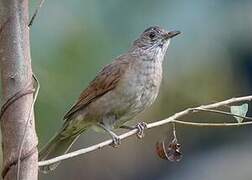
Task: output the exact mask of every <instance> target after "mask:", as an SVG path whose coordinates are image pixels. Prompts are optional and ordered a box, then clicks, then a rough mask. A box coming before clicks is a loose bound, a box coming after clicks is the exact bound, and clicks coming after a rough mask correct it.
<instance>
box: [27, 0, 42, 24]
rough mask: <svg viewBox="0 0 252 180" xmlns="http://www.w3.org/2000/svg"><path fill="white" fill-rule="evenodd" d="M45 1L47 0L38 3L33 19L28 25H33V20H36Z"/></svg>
mask: <svg viewBox="0 0 252 180" xmlns="http://www.w3.org/2000/svg"><path fill="white" fill-rule="evenodd" d="M44 1H45V0H41V1H40V2H39V5H38V7H37V8H36V10H35V12H34V14H33V15H32V18H31V20H30V22H29V24H28V27H31V26H32V24H33V21H34V19H35V17H36V16H37V14H38V12H39V9H40V8H41V7H42V5H43V3H44Z"/></svg>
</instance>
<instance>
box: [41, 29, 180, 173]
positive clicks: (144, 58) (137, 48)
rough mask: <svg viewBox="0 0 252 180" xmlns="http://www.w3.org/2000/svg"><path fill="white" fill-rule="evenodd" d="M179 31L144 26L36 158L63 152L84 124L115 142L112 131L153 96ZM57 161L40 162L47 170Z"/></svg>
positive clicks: (73, 107)
mask: <svg viewBox="0 0 252 180" xmlns="http://www.w3.org/2000/svg"><path fill="white" fill-rule="evenodd" d="M178 34H180V32H179V31H169V32H168V31H166V30H164V29H163V28H160V27H158V26H153V27H150V28H148V29H146V30H145V31H144V32H143V33H142V34H141V35H140V37H139V38H138V39H136V40H135V41H134V42H133V45H132V46H131V48H130V49H129V50H128V51H127V52H126V53H125V54H123V55H121V56H119V57H117V58H115V60H114V61H113V62H112V63H111V64H108V65H107V66H105V67H104V68H103V69H102V70H101V71H100V72H99V73H98V75H97V76H96V77H95V79H94V80H93V81H91V82H90V84H89V85H88V87H87V88H86V89H85V90H84V91H83V92H82V93H81V95H80V97H79V99H78V100H77V102H76V103H75V104H74V105H73V106H72V108H71V109H70V110H69V111H68V112H67V113H66V115H65V116H64V120H65V121H64V124H63V126H62V128H61V129H60V130H59V131H58V133H57V134H56V135H55V136H54V137H53V138H52V139H51V140H50V142H49V143H48V144H47V145H46V146H45V147H44V148H42V150H41V151H40V152H39V160H40V161H41V160H45V159H49V158H53V157H56V156H59V155H63V154H65V153H66V152H67V151H68V150H69V149H70V147H71V145H72V144H73V143H74V141H75V140H76V139H77V138H78V137H79V136H80V135H81V134H82V133H83V132H84V131H85V130H87V129H88V128H90V127H96V128H97V127H98V128H101V129H103V130H105V131H107V132H108V133H109V134H110V135H111V136H112V139H113V142H114V144H115V145H117V144H119V143H120V139H119V137H118V136H117V135H116V134H115V133H114V132H113V131H112V130H113V129H115V128H120V127H121V126H123V125H124V123H125V122H127V121H129V120H131V119H132V118H133V117H135V116H136V115H137V114H139V113H140V112H142V111H143V110H145V109H146V108H147V107H149V106H150V105H151V104H152V103H153V102H154V101H155V99H156V97H157V95H158V92H159V87H160V83H161V80H162V62H163V59H164V56H165V53H166V50H167V48H168V45H169V43H170V39H171V38H172V37H174V36H176V35H178ZM57 165H58V163H55V164H52V165H47V166H43V167H42V168H41V170H42V171H44V172H47V171H49V170H53V169H55V168H56V167H57Z"/></svg>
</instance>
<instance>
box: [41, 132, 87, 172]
mask: <svg viewBox="0 0 252 180" xmlns="http://www.w3.org/2000/svg"><path fill="white" fill-rule="evenodd" d="M83 131H84V130H83ZM83 131H81V133H82V132H83ZM63 132H64V130H63V131H61V132H59V133H58V134H56V135H55V136H54V137H53V138H52V139H51V140H50V141H49V142H48V143H47V144H46V145H45V146H44V147H43V148H42V149H41V151H40V152H39V161H42V160H46V159H50V158H54V157H57V156H60V155H63V154H65V153H67V152H68V151H69V149H70V148H71V146H72V145H73V143H74V142H75V141H76V140H77V138H78V137H79V136H80V134H81V133H78V134H75V135H73V136H69V137H64V136H63V135H62V133H63ZM59 163H60V162H57V163H54V164H50V165H46V166H42V167H40V170H41V171H42V172H44V173H48V172H49V171H52V170H54V169H56V167H57V166H58V165H59Z"/></svg>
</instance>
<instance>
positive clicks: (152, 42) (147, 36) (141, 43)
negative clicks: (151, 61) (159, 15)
mask: <svg viewBox="0 0 252 180" xmlns="http://www.w3.org/2000/svg"><path fill="white" fill-rule="evenodd" d="M178 34H180V31H166V30H164V29H163V28H161V27H159V26H152V27H149V28H147V29H146V30H145V31H144V32H143V33H142V34H141V35H140V37H139V38H138V39H137V40H135V41H134V43H133V47H132V48H141V49H143V50H147V49H154V48H155V49H156V48H157V49H162V50H166V49H167V47H168V45H169V42H170V39H171V38H173V37H174V36H176V35H178Z"/></svg>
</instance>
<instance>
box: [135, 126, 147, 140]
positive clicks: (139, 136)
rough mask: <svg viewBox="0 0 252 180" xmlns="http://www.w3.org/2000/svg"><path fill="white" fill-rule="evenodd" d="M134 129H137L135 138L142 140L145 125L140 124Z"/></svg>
mask: <svg viewBox="0 0 252 180" xmlns="http://www.w3.org/2000/svg"><path fill="white" fill-rule="evenodd" d="M136 128H137V129H138V132H137V137H138V138H139V139H142V138H143V137H144V130H145V129H146V128H147V123H145V122H140V123H137V124H136Z"/></svg>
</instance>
